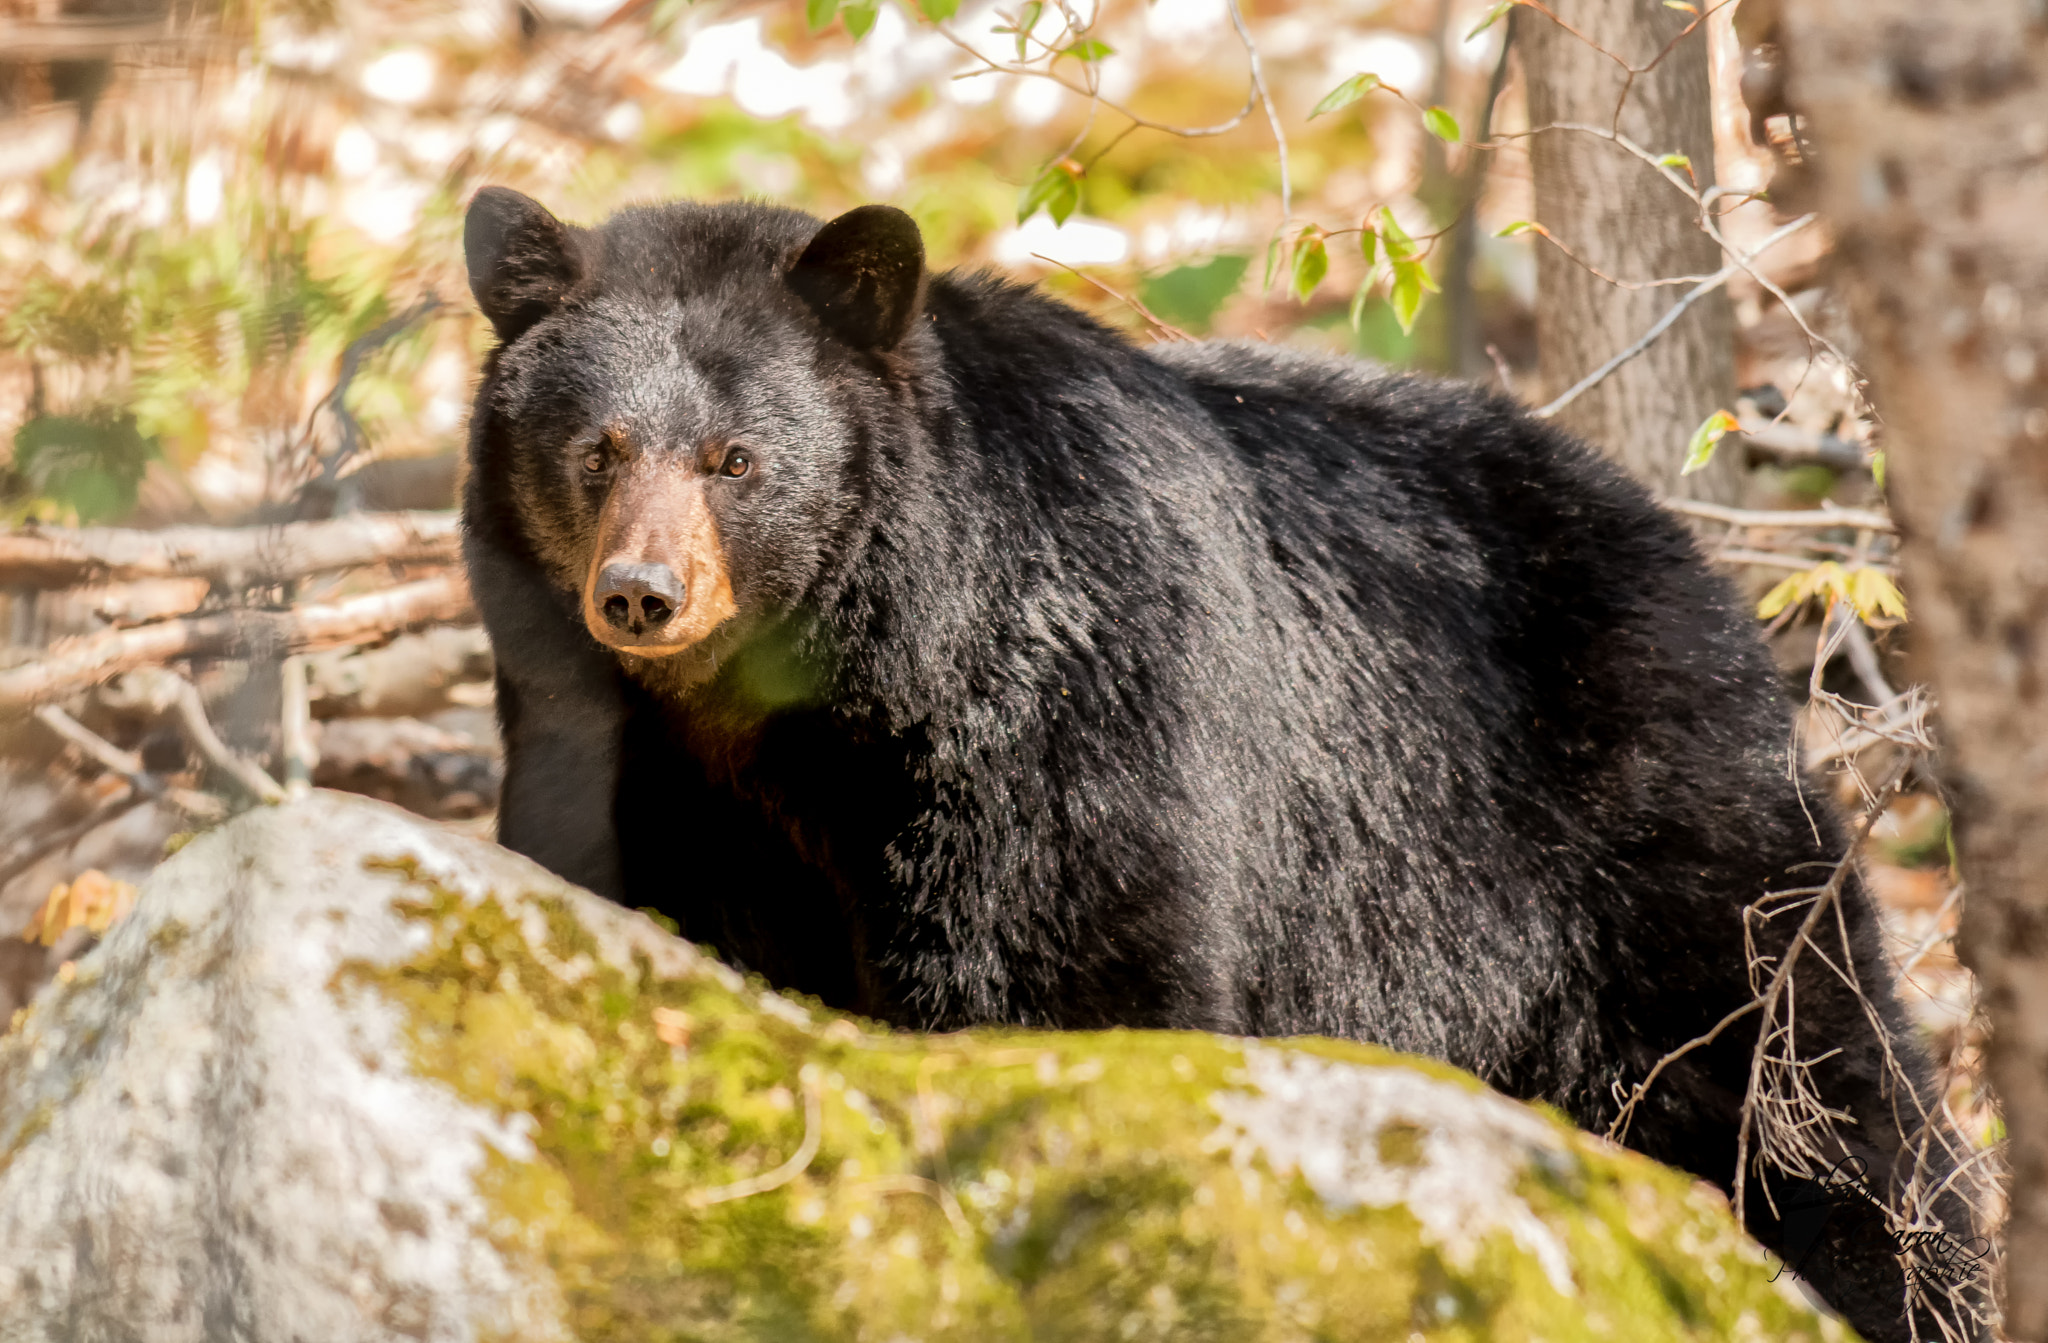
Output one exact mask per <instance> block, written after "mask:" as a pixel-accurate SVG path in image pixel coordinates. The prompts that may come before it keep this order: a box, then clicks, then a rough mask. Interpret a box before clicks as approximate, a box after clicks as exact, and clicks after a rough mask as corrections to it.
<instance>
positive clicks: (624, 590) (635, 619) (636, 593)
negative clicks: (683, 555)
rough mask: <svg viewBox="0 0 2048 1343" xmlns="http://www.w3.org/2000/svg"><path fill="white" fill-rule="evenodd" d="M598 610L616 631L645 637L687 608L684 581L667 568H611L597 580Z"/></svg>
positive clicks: (611, 565)
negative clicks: (682, 608) (685, 605)
mask: <svg viewBox="0 0 2048 1343" xmlns="http://www.w3.org/2000/svg"><path fill="white" fill-rule="evenodd" d="M596 597H597V609H598V610H600V611H602V612H604V618H605V622H606V623H607V624H609V625H610V626H611V627H612V628H613V629H615V630H624V631H626V632H628V633H630V634H641V633H645V632H646V631H648V630H652V629H659V628H661V627H662V626H663V625H665V624H667V623H668V618H669V617H670V616H672V615H674V614H675V613H676V612H677V611H678V610H679V609H681V607H682V604H683V580H682V579H680V578H677V577H676V571H675V570H673V569H671V568H669V567H668V566H667V565H666V564H607V565H606V566H605V567H604V572H603V573H601V574H599V575H598V576H597V593H596Z"/></svg>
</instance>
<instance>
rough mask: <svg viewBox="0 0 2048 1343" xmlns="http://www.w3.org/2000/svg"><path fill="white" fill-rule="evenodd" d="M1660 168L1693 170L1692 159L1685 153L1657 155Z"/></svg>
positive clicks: (1683, 170)
mask: <svg viewBox="0 0 2048 1343" xmlns="http://www.w3.org/2000/svg"><path fill="white" fill-rule="evenodd" d="M1657 166H1658V167H1660V168H1677V169H1679V170H1680V171H1682V172H1688V173H1689V172H1691V171H1692V160H1691V159H1689V158H1687V157H1686V156H1685V155H1683V154H1660V155H1658V157H1657Z"/></svg>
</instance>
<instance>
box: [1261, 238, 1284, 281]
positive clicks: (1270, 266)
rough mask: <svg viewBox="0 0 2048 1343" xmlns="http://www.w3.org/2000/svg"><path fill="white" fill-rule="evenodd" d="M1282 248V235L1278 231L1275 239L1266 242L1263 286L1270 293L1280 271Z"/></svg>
mask: <svg viewBox="0 0 2048 1343" xmlns="http://www.w3.org/2000/svg"><path fill="white" fill-rule="evenodd" d="M1280 249H1281V242H1280V235H1279V234H1277V233H1276V234H1274V235H1273V241H1271V242H1269V243H1267V244H1266V280H1265V284H1264V286H1263V287H1264V289H1265V290H1266V292H1268V293H1271V292H1272V289H1273V277H1274V276H1275V275H1278V274H1279V273H1280Z"/></svg>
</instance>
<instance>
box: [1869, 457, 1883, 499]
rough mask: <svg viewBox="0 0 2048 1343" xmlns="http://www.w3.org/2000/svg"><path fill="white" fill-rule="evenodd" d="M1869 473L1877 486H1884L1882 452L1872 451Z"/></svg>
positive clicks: (1880, 487)
mask: <svg viewBox="0 0 2048 1343" xmlns="http://www.w3.org/2000/svg"><path fill="white" fill-rule="evenodd" d="M1870 474H1871V476H1872V478H1873V479H1875V480H1876V481H1877V488H1879V489H1880V490H1881V489H1883V488H1884V454H1883V453H1882V452H1879V453H1873V454H1872V455H1871V458H1870Z"/></svg>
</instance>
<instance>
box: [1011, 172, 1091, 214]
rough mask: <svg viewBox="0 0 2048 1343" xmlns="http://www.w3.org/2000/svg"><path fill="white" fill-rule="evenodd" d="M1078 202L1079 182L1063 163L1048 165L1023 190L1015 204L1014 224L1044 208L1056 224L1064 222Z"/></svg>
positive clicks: (1077, 177)
mask: <svg viewBox="0 0 2048 1343" xmlns="http://www.w3.org/2000/svg"><path fill="white" fill-rule="evenodd" d="M1080 203H1081V179H1080V176H1079V175H1078V174H1077V173H1075V171H1074V170H1073V169H1072V168H1070V167H1068V166H1067V164H1066V161H1065V160H1061V161H1060V162H1058V163H1054V164H1051V165H1049V166H1048V167H1047V168H1046V169H1045V171H1044V172H1042V173H1040V174H1039V175H1038V176H1037V177H1036V178H1035V179H1034V180H1033V181H1032V183H1031V185H1030V186H1028V187H1026V188H1024V194H1023V196H1022V197H1021V198H1019V200H1018V201H1017V222H1018V223H1020V224H1021V223H1023V222H1024V221H1025V220H1027V219H1029V218H1031V216H1033V215H1035V214H1037V213H1038V212H1039V211H1040V210H1041V209H1043V210H1044V211H1045V212H1046V213H1047V214H1049V215H1051V216H1052V222H1053V223H1055V224H1064V223H1066V222H1067V216H1069V215H1071V214H1073V213H1074V210H1075V207H1077V206H1079V205H1080Z"/></svg>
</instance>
